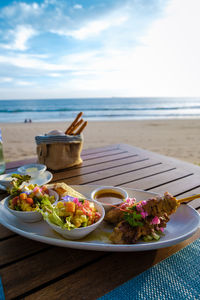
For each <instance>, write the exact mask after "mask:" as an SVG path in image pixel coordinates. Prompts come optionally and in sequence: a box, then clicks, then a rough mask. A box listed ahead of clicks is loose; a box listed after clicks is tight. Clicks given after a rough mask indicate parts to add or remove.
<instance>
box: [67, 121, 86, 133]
mask: <svg viewBox="0 0 200 300" xmlns="http://www.w3.org/2000/svg"><path fill="white" fill-rule="evenodd" d="M82 123H83V119H80V121H78V122H77V123H76V124H75V125H74V127H72V129H71V130H70V132H69V134H73V132H74V131H75V130H76V129H77V128H78V127H79V126H80V125H81V124H82Z"/></svg>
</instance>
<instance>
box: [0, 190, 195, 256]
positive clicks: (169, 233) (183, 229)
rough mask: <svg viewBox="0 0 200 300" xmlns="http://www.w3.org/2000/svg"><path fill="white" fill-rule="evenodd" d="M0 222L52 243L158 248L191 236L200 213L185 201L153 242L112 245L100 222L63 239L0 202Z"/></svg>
mask: <svg viewBox="0 0 200 300" xmlns="http://www.w3.org/2000/svg"><path fill="white" fill-rule="evenodd" d="M73 187H74V188H75V189H76V190H77V191H79V192H80V193H82V194H83V195H85V196H86V197H89V195H90V193H91V192H92V190H93V189H95V188H97V186H94V185H93V186H92V185H87V186H73ZM125 189H126V190H127V192H128V194H129V197H136V199H137V200H138V201H140V200H147V199H148V198H150V197H152V196H155V195H157V194H154V193H150V192H144V191H141V190H133V189H128V188H125ZM0 223H1V224H2V225H3V226H5V227H6V228H8V229H10V230H11V231H13V232H15V233H18V234H20V235H22V236H24V237H27V238H29V239H32V240H36V241H40V242H43V243H47V244H52V245H55V246H61V247H68V248H75V249H85V250H97V251H117V252H122V251H144V250H153V249H158V248H164V247H169V246H172V245H175V244H178V243H180V242H181V241H183V240H186V239H187V238H189V237H190V236H192V235H193V234H194V233H195V231H196V230H197V228H198V226H199V224H200V216H199V214H198V212H197V211H196V210H195V209H193V208H192V207H190V206H189V205H181V206H180V207H179V208H178V209H177V212H176V213H175V214H173V215H172V216H171V220H170V221H169V222H168V223H167V228H166V229H165V231H164V233H165V236H163V237H161V239H160V240H159V241H157V242H148V243H145V242H143V241H138V242H137V243H136V244H132V245H115V244H111V242H109V239H108V235H109V233H111V232H112V229H113V227H111V226H109V225H107V224H106V223H105V222H103V223H102V224H101V225H100V226H99V227H98V228H97V229H96V230H95V231H93V232H92V233H91V234H90V235H89V236H87V237H86V238H84V239H82V240H78V241H71V240H66V239H64V238H63V237H62V236H60V235H59V234H57V233H56V232H54V231H53V230H52V229H51V228H50V227H49V226H48V224H47V223H46V222H44V221H40V222H37V223H32V224H28V223H23V222H20V221H19V220H18V219H17V218H16V217H15V216H14V215H12V214H11V213H9V211H7V210H6V209H5V208H4V206H3V205H0Z"/></svg>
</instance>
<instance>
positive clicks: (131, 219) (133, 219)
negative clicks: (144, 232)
mask: <svg viewBox="0 0 200 300" xmlns="http://www.w3.org/2000/svg"><path fill="white" fill-rule="evenodd" d="M129 210H130V212H125V213H124V219H125V220H126V221H127V222H128V223H129V224H130V225H131V226H133V227H136V226H143V223H142V222H140V220H142V216H141V214H138V213H137V212H136V210H135V208H134V207H131V208H130V209H129Z"/></svg>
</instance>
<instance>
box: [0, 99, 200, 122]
mask: <svg viewBox="0 0 200 300" xmlns="http://www.w3.org/2000/svg"><path fill="white" fill-rule="evenodd" d="M80 111H82V112H83V113H84V118H85V119H87V120H90V121H95V120H96V121H112V120H113V121H115V120H145V119H146V120H149V119H156V120H158V119H180V118H181V119H182V118H200V97H89V98H49V99H26V100H19V99H18V100H12V99H9V100H0V123H11V122H12V123H18V122H20V123H21V122H24V121H25V120H30V119H31V121H32V122H49V121H51V122H58V121H66V120H69V121H70V120H73V119H74V117H75V116H76V115H77V113H78V112H80Z"/></svg>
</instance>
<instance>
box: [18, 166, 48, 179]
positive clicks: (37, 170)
mask: <svg viewBox="0 0 200 300" xmlns="http://www.w3.org/2000/svg"><path fill="white" fill-rule="evenodd" d="M46 169H47V167H46V166H45V165H42V164H28V165H24V166H21V167H20V168H18V169H17V171H18V172H19V173H20V174H23V175H25V174H26V175H30V176H31V178H36V177H38V176H41V175H42V174H43V173H44V172H45V171H46Z"/></svg>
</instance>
